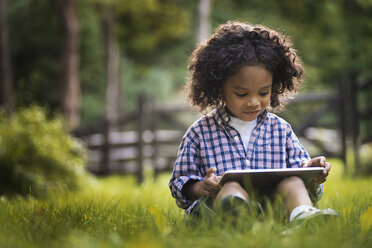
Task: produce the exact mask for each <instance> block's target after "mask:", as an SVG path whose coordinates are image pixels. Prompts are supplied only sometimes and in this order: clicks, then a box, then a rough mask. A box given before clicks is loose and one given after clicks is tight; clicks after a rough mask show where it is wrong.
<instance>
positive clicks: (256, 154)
mask: <svg viewBox="0 0 372 248" xmlns="http://www.w3.org/2000/svg"><path fill="white" fill-rule="evenodd" d="M229 123H230V117H229V115H228V114H227V112H226V111H225V109H224V108H218V109H216V110H215V111H213V112H211V113H209V114H208V115H205V116H203V117H201V118H200V119H199V120H198V121H196V122H195V123H194V124H192V125H191V126H190V128H189V129H188V130H187V132H186V134H185V135H184V137H183V139H182V142H181V145H180V148H179V150H178V154H177V160H176V163H175V166H174V170H173V173H172V177H171V179H170V181H169V187H170V189H171V192H172V196H173V197H174V198H175V199H176V203H177V205H178V206H179V207H180V208H184V209H186V213H190V212H191V210H192V209H193V208H194V207H195V205H196V204H198V201H190V200H188V199H187V198H185V197H184V196H183V195H182V187H183V186H184V185H185V183H186V182H187V181H189V180H190V179H191V180H199V181H203V180H204V177H205V175H206V171H207V170H208V168H210V167H216V169H217V171H216V173H215V174H216V175H223V173H224V172H225V171H227V170H240V169H274V168H275V169H277V168H296V167H301V163H302V162H304V161H307V160H309V159H310V156H309V155H308V153H307V152H306V150H305V149H304V148H303V147H302V145H301V144H300V142H299V141H298V139H297V137H296V135H295V133H294V132H293V130H292V128H291V126H290V125H289V124H288V123H287V122H286V121H284V120H283V119H281V118H280V117H278V116H276V115H274V114H272V113H269V112H267V111H266V110H265V111H264V112H263V113H262V114H261V115H260V116H259V117H258V118H257V126H256V127H255V128H254V129H253V132H252V135H251V138H250V140H249V144H248V149H247V150H245V149H244V145H243V142H242V139H241V137H240V135H239V133H238V132H237V131H236V130H235V129H234V128H233V127H232V126H230V125H229ZM322 194H323V187H322V186H319V187H318V189H317V190H316V192H310V196H311V198H312V199H313V200H314V201H316V200H319V199H320V197H321V196H322Z"/></svg>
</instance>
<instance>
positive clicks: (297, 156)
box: [286, 124, 323, 204]
mask: <svg viewBox="0 0 372 248" xmlns="http://www.w3.org/2000/svg"><path fill="white" fill-rule="evenodd" d="M286 149H287V154H288V157H287V166H288V167H291V168H292V167H295V168H296V167H301V164H302V162H306V161H308V160H310V159H311V158H310V156H309V154H308V153H307V151H306V149H305V148H304V147H303V146H302V145H301V143H300V141H299V140H298V138H297V136H296V134H295V133H294V132H293V130H292V128H291V126H290V125H289V124H288V126H287V148H286ZM308 192H309V196H310V199H311V201H312V202H313V203H314V204H316V202H318V201H319V200H320V199H321V198H322V196H323V184H320V185H318V186H317V187H315V188H313V189H308Z"/></svg>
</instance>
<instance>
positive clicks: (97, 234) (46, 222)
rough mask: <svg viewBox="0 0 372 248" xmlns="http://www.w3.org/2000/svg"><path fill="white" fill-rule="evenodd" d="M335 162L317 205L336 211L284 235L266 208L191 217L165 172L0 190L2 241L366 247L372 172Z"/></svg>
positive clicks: (371, 233) (370, 238)
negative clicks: (44, 192)
mask: <svg viewBox="0 0 372 248" xmlns="http://www.w3.org/2000/svg"><path fill="white" fill-rule="evenodd" d="M333 165H334V166H333V169H332V174H331V175H330V176H329V179H328V181H327V182H326V183H325V191H326V193H325V195H324V197H323V199H322V200H321V201H320V202H319V206H320V207H321V208H327V207H331V208H333V209H335V210H336V211H338V212H339V213H340V214H341V218H339V219H337V220H333V221H328V222H325V223H320V224H319V225H316V226H304V227H302V228H300V229H298V230H296V231H295V232H294V233H293V234H290V235H282V232H283V230H285V229H287V228H288V223H287V222H286V221H285V220H284V218H275V217H274V213H272V212H270V211H269V213H268V214H266V215H256V214H255V213H248V214H246V215H245V216H243V217H242V218H240V219H238V220H236V221H235V223H233V222H231V221H229V220H224V219H221V218H219V219H216V220H215V221H213V222H203V221H201V222H199V223H193V224H190V223H188V222H186V221H185V220H184V217H183V211H182V210H180V209H178V208H177V206H176V205H175V202H174V200H173V198H172V197H171V196H170V192H169V189H168V187H167V183H168V179H169V176H170V175H169V173H166V174H162V175H160V176H159V177H158V178H157V179H156V180H152V179H148V181H147V182H145V183H144V184H143V185H141V186H137V185H136V183H135V179H134V178H133V177H131V176H124V177H123V176H112V177H108V178H104V179H92V180H91V182H90V183H89V184H88V185H87V186H86V188H84V189H82V190H80V191H79V192H75V193H58V194H51V195H50V196H49V197H48V198H47V199H45V200H36V199H34V198H32V197H29V198H28V199H24V198H14V199H6V198H0V223H1V225H0V247H305V248H306V247H311V248H313V247H317V248H319V247H337V248H342V247H372V229H371V225H372V187H371V186H372V177H369V178H358V179H355V178H349V177H345V176H343V175H342V166H341V165H340V163H339V162H338V161H334V162H333Z"/></svg>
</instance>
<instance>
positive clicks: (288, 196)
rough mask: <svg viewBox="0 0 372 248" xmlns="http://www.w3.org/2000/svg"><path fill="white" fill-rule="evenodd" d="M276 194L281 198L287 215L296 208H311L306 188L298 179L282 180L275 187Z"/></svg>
mask: <svg viewBox="0 0 372 248" xmlns="http://www.w3.org/2000/svg"><path fill="white" fill-rule="evenodd" d="M276 193H277V194H279V195H280V196H282V198H283V201H284V204H285V208H286V210H287V213H288V215H290V214H291V213H292V211H293V209H295V208H296V207H298V206H310V207H311V206H313V204H312V202H311V199H310V196H309V193H308V192H307V189H306V186H305V184H304V182H303V181H302V179H301V178H299V177H296V176H293V177H288V178H285V179H283V180H282V181H281V182H279V184H278V185H277V187H276Z"/></svg>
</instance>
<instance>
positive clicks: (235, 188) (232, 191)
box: [216, 181, 249, 203]
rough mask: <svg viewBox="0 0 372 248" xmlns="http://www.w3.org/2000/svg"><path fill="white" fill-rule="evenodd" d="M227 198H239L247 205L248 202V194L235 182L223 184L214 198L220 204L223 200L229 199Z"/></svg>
mask: <svg viewBox="0 0 372 248" xmlns="http://www.w3.org/2000/svg"><path fill="white" fill-rule="evenodd" d="M229 196H236V197H240V198H242V199H243V200H244V201H245V202H247V203H248V202H249V196H248V193H247V192H246V191H245V190H244V189H243V188H242V186H240V184H239V183H237V182H233V181H231V182H227V183H225V184H224V185H223V186H222V188H221V190H220V192H218V194H217V196H216V201H217V202H220V201H221V200H223V199H224V198H226V197H229Z"/></svg>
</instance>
